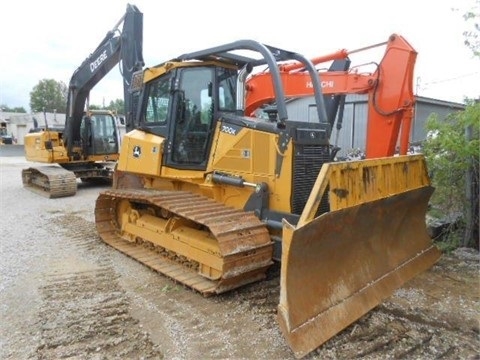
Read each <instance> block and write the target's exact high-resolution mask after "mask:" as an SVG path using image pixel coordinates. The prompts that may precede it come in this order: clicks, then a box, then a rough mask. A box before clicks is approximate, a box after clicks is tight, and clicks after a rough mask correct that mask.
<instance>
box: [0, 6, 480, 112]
mask: <svg viewBox="0 0 480 360" xmlns="http://www.w3.org/2000/svg"><path fill="white" fill-rule="evenodd" d="M127 3H131V4H134V5H136V6H137V7H138V8H139V10H140V11H141V12H142V13H143V21H144V29H143V36H144V39H143V55H144V60H145V63H146V65H147V66H153V65H156V64H158V63H161V62H163V61H165V60H169V59H171V58H174V57H175V56H178V55H180V54H183V53H186V52H191V51H196V50H200V49H203V48H208V47H213V46H216V45H220V44H224V43H228V42H231V41H235V40H240V39H253V40H257V41H259V42H263V43H265V44H268V45H272V46H275V47H279V48H283V49H287V50H292V51H295V52H298V53H301V54H303V55H305V56H307V57H310V58H311V57H314V56H319V55H322V54H327V53H330V52H333V51H336V50H339V49H344V48H345V49H347V50H354V49H357V48H361V47H364V46H367V45H371V44H375V43H379V42H383V41H386V40H387V39H388V37H389V35H391V34H392V33H398V34H400V35H403V36H404V37H405V38H406V39H407V40H408V42H409V43H410V44H411V45H412V46H413V47H414V48H415V49H416V50H417V52H418V57H417V62H416V67H415V80H416V81H415V89H416V90H417V94H418V95H421V96H426V97H432V98H436V99H441V100H448V101H455V102H463V99H464V97H469V98H477V97H479V96H480V59H479V58H473V56H472V52H471V51H470V50H469V49H468V48H467V47H466V46H465V45H464V43H463V42H464V37H463V35H462V34H463V32H464V31H465V30H468V29H471V28H472V27H471V25H470V27H469V24H468V23H467V22H465V20H464V19H463V17H462V15H463V14H464V13H465V11H467V10H469V9H474V6H476V1H475V0H436V1H421V0H416V1H414V0H396V1H385V0H383V1H382V0H358V1H357V0H350V1H342V0H336V1H318V0H317V1H315V0H313V1H312V0H308V1H303V0H297V1H290V2H288V1H285V2H282V1H268V0H264V1H261V0H256V1H253V0H243V1H240V2H238V1H237V2H231V1H226V0H223V1H222V0H218V1H215V0H211V1H201V0H183V1H179V2H176V3H175V2H165V1H158V0H157V1H156V0H136V1H133V0H132V1H123V0H110V1H107V0H82V1H58V0H42V1H33V0H31V1H27V0H14V1H3V2H2V3H1V5H0V39H1V53H0V104H4V105H7V106H9V107H20V106H23V107H24V108H25V109H26V110H27V111H29V110H30V108H29V100H30V91H31V90H32V89H33V87H34V86H35V85H36V84H38V82H39V81H40V80H42V79H54V80H57V81H63V82H64V83H65V84H67V85H68V83H69V81H70V78H71V76H72V74H73V72H74V71H75V69H76V68H77V67H78V66H79V65H80V64H81V63H82V62H83V60H85V59H86V58H87V56H88V55H89V54H90V53H91V52H93V51H94V49H95V48H96V47H97V45H98V44H99V43H100V41H101V40H102V39H103V37H104V36H105V34H106V33H107V31H109V30H110V29H112V28H113V26H114V25H115V24H116V23H117V21H118V20H119V19H120V18H121V17H122V16H123V15H124V13H125V10H126V5H127ZM476 10H477V13H478V5H477V8H476ZM372 56H373V55H372ZM352 60H353V61H355V58H353V59H352ZM367 60H371V61H379V60H380V59H379V58H371V59H368V58H367ZM417 80H418V81H417ZM122 86H123V85H122V81H121V77H120V74H119V68H118V66H116V67H115V68H114V69H113V70H112V71H111V72H110V73H109V74H108V75H107V76H106V77H105V78H104V79H103V80H102V81H101V82H100V83H99V84H98V85H97V86H96V87H95V88H94V89H93V91H92V92H91V100H90V102H91V103H92V104H98V105H101V104H102V103H103V102H104V103H105V104H106V105H108V104H109V102H110V101H111V100H115V99H118V98H122V97H123V87H122ZM59 112H64V110H63V111H60V110H59Z"/></svg>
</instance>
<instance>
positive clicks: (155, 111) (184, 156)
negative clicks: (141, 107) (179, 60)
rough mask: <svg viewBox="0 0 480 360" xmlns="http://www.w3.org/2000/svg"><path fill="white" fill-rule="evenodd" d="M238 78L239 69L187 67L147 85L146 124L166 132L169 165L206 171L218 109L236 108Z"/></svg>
mask: <svg viewBox="0 0 480 360" xmlns="http://www.w3.org/2000/svg"><path fill="white" fill-rule="evenodd" d="M236 79H237V71H236V70H232V69H226V68H223V67H218V66H217V67H215V66H188V67H179V68H178V69H177V70H176V71H173V72H168V73H166V74H164V75H163V76H160V77H158V78H156V79H155V80H153V81H151V82H150V83H149V84H148V85H147V87H146V91H145V95H144V97H145V101H146V107H145V111H144V114H143V125H144V126H148V127H149V128H150V129H152V130H153V132H157V133H159V134H161V135H166V138H167V139H168V147H167V149H168V151H167V152H166V154H165V159H164V162H165V164H166V165H168V166H172V167H175V168H188V169H195V170H205V168H206V166H207V162H208V158H209V155H210V148H211V143H212V137H213V133H214V131H213V130H214V127H215V116H216V113H217V111H230V112H232V111H235V100H234V99H235V92H234V91H235V83H236ZM172 84H174V85H172ZM170 96H171V97H170Z"/></svg>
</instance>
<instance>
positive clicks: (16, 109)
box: [0, 104, 27, 113]
mask: <svg viewBox="0 0 480 360" xmlns="http://www.w3.org/2000/svg"><path fill="white" fill-rule="evenodd" d="M0 109H1V110H2V111H3V112H16V113H26V112H27V110H25V108H24V107H23V106H20V107H18V106H17V107H13V108H11V107H9V106H7V105H5V104H2V105H0Z"/></svg>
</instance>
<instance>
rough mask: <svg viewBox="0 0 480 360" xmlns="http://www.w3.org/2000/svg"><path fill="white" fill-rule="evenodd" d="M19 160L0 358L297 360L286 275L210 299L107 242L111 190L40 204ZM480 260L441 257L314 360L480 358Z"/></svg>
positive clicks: (462, 254) (5, 239)
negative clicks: (285, 311) (104, 227)
mask: <svg viewBox="0 0 480 360" xmlns="http://www.w3.org/2000/svg"><path fill="white" fill-rule="evenodd" d="M15 151H16V150H15V148H9V149H8V150H5V149H4V147H2V149H1V151H0V189H1V194H0V205H1V208H2V216H1V217H0V224H1V233H2V237H1V247H0V274H1V275H0V304H1V308H0V323H1V327H0V359H294V357H293V355H292V353H291V351H290V349H289V348H288V346H287V345H286V343H285V341H284V339H283V337H282V335H281V334H280V331H279V329H278V327H277V323H276V319H275V313H276V305H277V303H278V297H279V279H278V276H277V275H278V269H276V268H273V269H272V271H271V272H270V274H269V277H268V278H267V280H266V281H263V282H260V283H256V284H252V285H250V286H246V287H244V288H242V289H238V290H235V291H232V292H230V293H228V294H224V295H220V296H216V297H209V298H204V297H202V296H200V295H198V294H197V293H194V292H193V291H190V290H189V289H186V288H184V287H183V286H180V285H177V284H175V283H174V282H172V281H170V280H168V279H166V278H165V277H163V276H161V275H159V274H158V273H155V272H153V271H151V270H149V269H148V268H146V267H145V266H143V265H141V264H139V263H137V262H136V261H134V260H132V259H130V258H128V257H126V256H124V255H122V254H121V253H119V252H117V251H116V250H114V249H112V248H110V247H108V246H107V245H105V244H104V243H102V242H101V240H100V239H99V237H98V236H97V234H96V230H95V225H94V216H93V211H94V203H95V199H96V197H97V195H98V193H99V191H101V190H103V189H105V187H103V188H102V187H98V186H96V187H92V186H86V185H85V184H82V183H79V189H78V192H77V195H76V196H73V197H68V198H61V199H47V198H43V197H41V196H39V195H37V194H34V193H31V192H29V191H27V190H26V189H23V187H22V185H21V170H22V168H25V167H28V166H29V163H27V162H26V161H25V160H24V158H23V157H22V156H21V154H18V153H16V152H15ZM17 151H18V148H17ZM479 260H480V257H479V255H478V253H477V252H474V251H472V250H469V249H458V250H457V251H456V252H454V253H453V254H450V255H444V256H443V257H442V259H441V260H440V261H439V263H438V264H436V265H435V266H434V267H433V268H432V269H430V270H429V271H427V272H425V273H423V274H421V275H419V276H418V277H416V278H415V279H413V280H412V281H410V282H409V283H407V284H406V285H405V286H404V287H402V288H401V289H398V290H397V291H396V292H395V294H394V295H393V296H392V297H390V298H389V299H387V301H385V302H384V303H382V304H381V305H379V306H377V307H376V308H375V309H374V310H372V311H371V312H370V313H368V314H366V315H365V316H364V317H362V318H361V319H360V320H359V321H357V322H356V323H354V324H352V325H351V326H350V327H348V328H346V329H345V330H344V331H342V332H341V333H339V334H338V335H337V336H335V337H334V338H332V339H331V340H329V341H328V342H327V343H325V344H324V345H323V346H322V347H320V348H319V349H317V350H315V351H314V352H312V353H311V354H309V355H308V356H306V359H352V358H361V359H403V358H405V359H411V358H414V359H480V355H479V354H480V340H479V333H480V331H479V329H480V326H479V320H480V316H479V309H480V306H479V305H480V294H479Z"/></svg>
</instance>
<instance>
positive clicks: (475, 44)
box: [463, 0, 480, 57]
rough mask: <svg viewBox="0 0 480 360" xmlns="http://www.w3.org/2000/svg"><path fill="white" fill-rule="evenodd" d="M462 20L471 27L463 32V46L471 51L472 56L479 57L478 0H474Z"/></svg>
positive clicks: (479, 27)
mask: <svg viewBox="0 0 480 360" xmlns="http://www.w3.org/2000/svg"><path fill="white" fill-rule="evenodd" d="M463 18H464V19H465V21H466V23H467V24H468V25H469V26H470V27H471V28H470V29H469V30H467V31H464V32H463V35H464V37H465V45H466V46H467V47H468V48H469V49H470V50H472V52H473V55H474V56H477V57H480V22H479V20H480V0H476V1H475V4H474V6H473V7H472V9H471V10H470V11H467V12H466V13H465V14H464V15H463Z"/></svg>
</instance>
